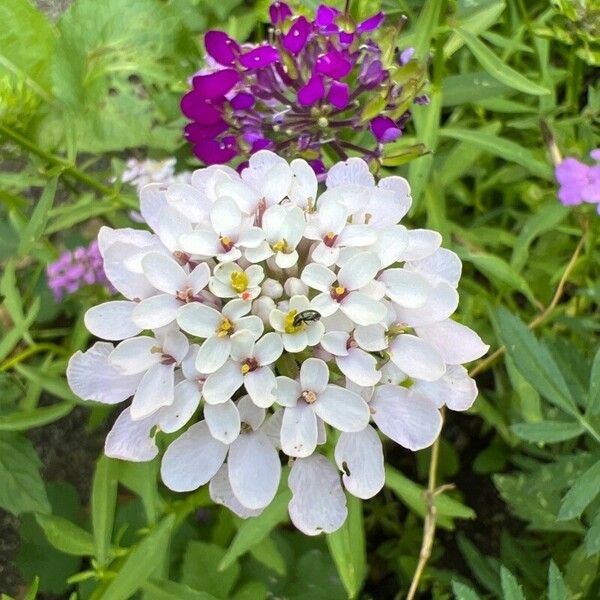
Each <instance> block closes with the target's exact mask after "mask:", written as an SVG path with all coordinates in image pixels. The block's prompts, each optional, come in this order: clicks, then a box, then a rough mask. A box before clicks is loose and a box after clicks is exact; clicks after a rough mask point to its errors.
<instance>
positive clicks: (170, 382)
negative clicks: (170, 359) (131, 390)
mask: <svg viewBox="0 0 600 600" xmlns="http://www.w3.org/2000/svg"><path fill="white" fill-rule="evenodd" d="M174 369H175V366H174V365H162V364H160V363H159V364H156V365H154V366H152V367H150V368H149V369H148V370H147V371H146V372H145V373H144V376H143V377H142V380H141V381H140V383H139V385H138V388H137V390H136V392H135V395H134V397H133V400H132V401H131V418H132V419H136V420H137V419H144V418H145V417H148V416H149V415H151V414H153V413H155V412H156V411H157V410H158V409H159V408H161V407H163V406H170V405H171V404H173V398H174V390H175V382H174V379H173V371H174Z"/></svg>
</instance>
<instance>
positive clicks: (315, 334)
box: [269, 296, 325, 352]
mask: <svg viewBox="0 0 600 600" xmlns="http://www.w3.org/2000/svg"><path fill="white" fill-rule="evenodd" d="M317 318H318V315H317ZM269 322H270V323H271V327H273V329H274V330H275V331H277V332H278V333H280V334H281V339H282V340H283V347H284V348H285V350H286V351H287V352H302V350H304V349H305V348H306V347H307V346H316V345H317V344H318V343H319V342H320V341H321V338H322V337H323V333H324V331H325V327H324V325H323V323H321V322H320V321H318V320H315V317H314V311H311V306H310V301H309V299H308V298H307V297H306V296H292V297H291V298H290V301H289V304H288V306H287V310H286V311H285V312H284V311H282V310H279V309H278V308H275V309H273V310H272V311H271V313H270V314H269Z"/></svg>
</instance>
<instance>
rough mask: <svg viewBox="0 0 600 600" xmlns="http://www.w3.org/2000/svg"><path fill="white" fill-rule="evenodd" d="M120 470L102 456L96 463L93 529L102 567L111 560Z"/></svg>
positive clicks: (96, 553) (93, 486) (93, 493)
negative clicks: (110, 553)
mask: <svg viewBox="0 0 600 600" xmlns="http://www.w3.org/2000/svg"><path fill="white" fill-rule="evenodd" d="M118 468H119V464H118V463H117V461H115V460H112V459H110V458H108V457H106V456H101V457H100V458H99V459H98V462H97V463H96V472H95V473H94V481H93V484H92V529H93V532H94V544H95V548H96V552H95V556H96V560H97V561H98V564H99V565H100V566H101V567H103V566H105V565H106V564H107V562H108V558H109V552H110V546H111V540H112V531H113V524H114V520H115V506H116V503H117V481H118V479H117V476H118Z"/></svg>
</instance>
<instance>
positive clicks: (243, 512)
mask: <svg viewBox="0 0 600 600" xmlns="http://www.w3.org/2000/svg"><path fill="white" fill-rule="evenodd" d="M208 492H209V494H210V497H211V499H212V501H213V502H215V503H217V504H222V505H223V506H226V507H227V508H228V509H229V510H230V511H232V512H234V513H235V514H236V515H237V516H238V517H241V518H242V519H247V518H248V517H257V516H258V515H260V513H261V512H262V509H258V510H252V509H250V508H246V507H245V506H243V505H242V504H241V503H240V501H239V500H238V499H237V498H236V497H235V496H234V494H233V490H232V489H231V484H230V483H229V472H228V470H227V465H223V466H222V467H221V468H220V469H219V470H218V471H217V474H216V475H215V476H214V477H213V478H212V479H211V480H210V484H209V486H208Z"/></svg>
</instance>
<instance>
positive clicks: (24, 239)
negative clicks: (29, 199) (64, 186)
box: [19, 177, 58, 255]
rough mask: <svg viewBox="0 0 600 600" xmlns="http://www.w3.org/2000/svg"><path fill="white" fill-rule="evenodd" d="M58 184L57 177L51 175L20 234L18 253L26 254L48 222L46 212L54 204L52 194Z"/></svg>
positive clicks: (54, 193)
mask: <svg viewBox="0 0 600 600" xmlns="http://www.w3.org/2000/svg"><path fill="white" fill-rule="evenodd" d="M57 185H58V177H53V178H52V179H51V180H50V181H49V182H48V184H47V185H46V187H45V188H44V191H43V192H42V195H41V196H40V199H39V200H38V202H37V204H36V205H35V208H34V210H33V213H32V214H31V216H30V217H29V221H27V225H26V226H25V229H24V230H23V232H22V234H21V242H20V244H19V254H21V255H24V254H27V253H28V252H29V251H30V250H31V248H32V247H33V246H34V244H35V243H36V242H37V241H38V240H39V239H40V236H41V235H42V233H44V229H45V227H46V223H47V222H48V214H49V213H50V209H51V208H52V205H53V204H54V196H55V195H56V186H57Z"/></svg>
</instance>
